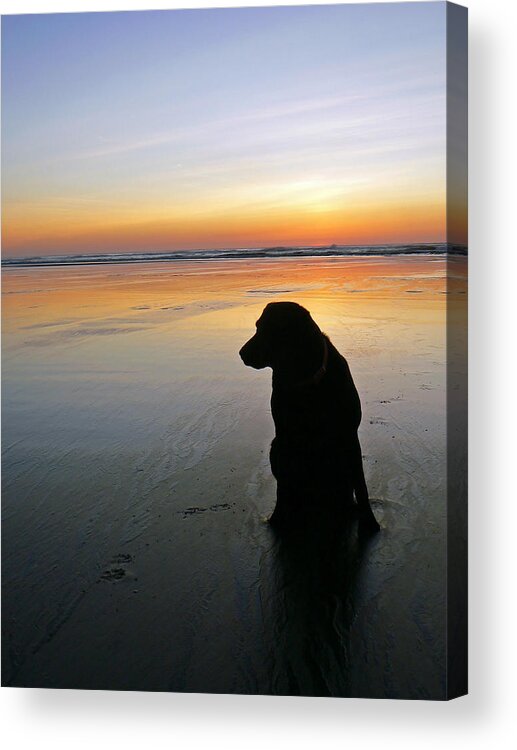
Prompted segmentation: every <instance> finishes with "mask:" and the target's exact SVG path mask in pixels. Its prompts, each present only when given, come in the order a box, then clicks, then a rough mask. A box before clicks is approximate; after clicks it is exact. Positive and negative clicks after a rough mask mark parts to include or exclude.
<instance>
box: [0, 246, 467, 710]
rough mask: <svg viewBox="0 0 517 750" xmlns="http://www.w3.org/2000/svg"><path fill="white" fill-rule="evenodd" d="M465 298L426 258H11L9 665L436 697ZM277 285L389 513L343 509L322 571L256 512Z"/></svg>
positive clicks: (69, 683)
mask: <svg viewBox="0 0 517 750" xmlns="http://www.w3.org/2000/svg"><path fill="white" fill-rule="evenodd" d="M449 262H450V263H452V265H453V266H454V267H457V270H458V278H461V277H462V274H463V273H464V268H465V265H466V259H465V258H462V257H457V258H453V259H452V260H451V261H449ZM448 293H449V294H448ZM463 293H464V290H463V289H462V288H461V284H459V285H458V286H457V287H454V285H452V286H448V284H447V280H446V260H445V257H444V256H437V255H425V254H424V255H419V256H411V255H400V256H396V257H391V256H389V255H388V256H380V257H361V256H357V257H350V258H343V257H325V258H312V257H304V258H281V259H274V258H260V259H242V258H239V259H225V260H220V261H219V260H215V259H211V260H200V261H195V260H185V261H180V260H178V261H169V262H162V263H153V262H145V263H139V264H123V263H117V264H116V265H115V264H113V265H110V264H105V265H95V266H89V265H81V266H79V265H77V266H68V267H59V266H56V267H48V268H45V267H43V268H9V269H7V270H4V271H3V358H2V360H3V393H2V396H3V398H2V417H3V453H2V456H3V459H2V463H3V472H2V474H3V524H2V528H3V543H2V547H3V620H4V630H3V651H2V653H3V684H4V685H11V686H26V687H55V688H85V689H105V690H115V689H117V690H154V691H186V692H214V693H245V694H273V695H321V696H335V697H337V696H354V697H378V698H411V699H419V698H427V699H443V698H444V696H445V677H446V675H445V673H446V669H445V663H446V606H445V605H446V601H445V597H446V499H447V498H446V489H447V481H446V480H447V477H446V429H447V427H446V356H447V352H446V328H445V319H446V306H447V300H448V297H450V295H451V294H453V295H454V294H458V295H460V294H463ZM276 300H293V301H296V302H298V303H300V304H302V305H304V306H305V307H307V308H308V309H309V310H310V312H311V314H312V316H313V318H314V319H315V321H316V322H317V323H318V325H319V326H320V328H321V329H322V330H323V331H324V332H325V333H327V334H328V335H329V337H330V339H331V341H332V342H333V343H334V344H335V346H336V347H337V348H338V349H339V351H340V352H341V353H342V354H343V355H344V356H345V357H346V358H347V360H348V363H349V365H350V368H351V371H352V375H353V377H354V380H355V383H356V386H357V388H358V391H359V394H360V397H361V401H362V407H363V420H362V424H361V428H360V439H361V444H362V450H363V455H364V464H365V473H366V480H367V483H368V486H369V490H370V495H371V497H372V507H373V509H374V512H375V514H376V517H377V518H378V520H379V521H380V523H381V527H382V530H381V532H380V533H379V534H377V535H375V536H373V537H371V538H370V539H367V540H364V539H361V538H360V537H359V536H358V534H357V528H356V526H354V525H353V524H352V525H351V527H350V529H349V530H348V531H347V533H346V534H344V535H343V540H342V543H341V544H340V547H339V550H336V552H335V556H334V557H333V559H332V561H331V563H329V562H328V560H327V562H326V563H325V565H326V566H327V567H326V568H325V567H324V566H323V565H322V564H321V560H320V559H319V557H318V555H317V554H315V551H314V550H313V549H312V550H311V545H310V540H306V543H305V545H304V547H303V548H300V546H293V545H291V546H290V545H289V544H288V543H286V542H285V540H282V539H281V538H279V537H278V535H276V534H275V533H274V532H273V530H272V529H271V528H270V526H269V525H268V523H267V522H266V520H265V519H266V518H267V517H268V516H269V515H270V513H271V512H272V510H273V508H274V504H275V481H274V479H273V477H272V475H271V471H270V467H269V459H268V450H269V444H270V442H271V440H272V438H273V435H274V427H273V421H272V418H271V414H270V406H269V399H270V392H271V371H270V370H263V371H255V370H251V369H249V368H246V367H245V366H244V365H243V363H242V362H241V360H240V359H239V356H238V351H239V349H240V347H241V346H242V344H243V343H244V342H245V341H246V340H247V339H248V338H249V337H250V336H251V335H252V334H253V332H254V326H255V321H256V320H257V318H258V317H259V315H260V313H261V311H262V309H263V308H264V306H265V305H266V304H267V303H268V302H270V301H276Z"/></svg>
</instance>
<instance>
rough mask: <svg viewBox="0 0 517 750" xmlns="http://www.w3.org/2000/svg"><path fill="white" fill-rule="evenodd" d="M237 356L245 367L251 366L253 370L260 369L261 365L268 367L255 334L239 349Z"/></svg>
mask: <svg viewBox="0 0 517 750" xmlns="http://www.w3.org/2000/svg"><path fill="white" fill-rule="evenodd" d="M239 356H240V358H241V359H242V361H243V362H244V364H245V365H246V367H253V368H254V369H255V370H261V369H262V368H263V367H268V365H269V362H268V360H267V356H266V354H265V352H264V351H263V347H262V346H261V342H260V341H259V340H258V339H257V334H255V336H253V337H252V338H251V339H250V340H249V341H246V343H245V344H244V346H243V347H242V348H241V350H240V351H239Z"/></svg>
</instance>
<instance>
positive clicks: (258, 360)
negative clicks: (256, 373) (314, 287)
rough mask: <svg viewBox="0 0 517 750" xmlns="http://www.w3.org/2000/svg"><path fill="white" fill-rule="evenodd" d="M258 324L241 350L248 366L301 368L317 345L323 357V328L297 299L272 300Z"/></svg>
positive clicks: (258, 367) (285, 369)
mask: <svg viewBox="0 0 517 750" xmlns="http://www.w3.org/2000/svg"><path fill="white" fill-rule="evenodd" d="M256 326H257V332H256V333H255V335H254V336H253V337H252V338H251V339H250V340H249V341H247V342H246V343H245V344H244V346H243V347H242V349H241V350H240V352H239V354H240V356H241V359H242V361H243V362H244V364H245V365H247V366H248V367H254V368H255V369H256V370H260V369H262V368H263V367H272V368H273V369H279V370H284V371H285V372H288V371H290V370H295V371H296V370H298V371H299V370H300V369H304V367H303V366H304V364H305V363H306V362H307V360H308V358H310V357H311V354H312V353H313V352H314V349H315V348H316V351H317V355H316V356H317V357H318V358H319V357H321V331H320V329H319V328H318V326H317V325H316V323H315V322H314V321H313V319H312V318H311V315H310V313H309V311H308V310H306V309H305V308H304V307H302V306H301V305H298V304H297V303H296V302H271V303H270V304H269V305H267V306H266V307H265V308H264V311H263V313H262V315H261V316H260V318H259V319H258V320H257V323H256ZM315 342H316V343H315Z"/></svg>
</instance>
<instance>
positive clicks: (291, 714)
mask: <svg viewBox="0 0 517 750" xmlns="http://www.w3.org/2000/svg"><path fill="white" fill-rule="evenodd" d="M241 4H242V3H239V2H233V1H232V0H223V2H214V1H213V0H212V1H211V0H204V2H196V1H195V0H183V2H178V0H167V1H165V2H163V1H162V2H161V1H160V0H152V1H151V2H142V0H140V2H135V1H133V2H132V1H131V0H106V2H99V0H61V1H58V0H41V1H40V2H26V1H25V0H1V2H0V9H1V12H2V13H3V14H5V13H13V12H14V13H21V12H62V11H68V12H70V11H81V10H90V11H91V10H122V9H124V10H129V9H158V8H175V7H184V8H185V7H217V6H226V7H229V6H239V5H241ZM248 4H250V5H270V4H273V3H269V2H260V0H255V1H254V2H250V3H248ZM282 4H284V5H287V4H289V5H291V4H293V5H294V4H297V3H296V2H289V0H284V2H283V3H282ZM298 4H300V3H298ZM468 5H469V9H470V19H469V26H470V81H471V86H470V138H469V140H470V300H471V305H470V430H469V432H470V467H471V470H470V488H471V489H470V518H471V522H470V592H471V597H470V600H471V604H470V656H471V659H470V695H469V696H468V697H466V698H462V699H459V700H457V701H454V702H452V703H425V702H405V701H374V700H350V699H349V700H342V699H308V698H271V697H246V696H217V695H182V694H153V693H107V692H83V691H53V690H20V689H10V688H4V689H3V690H2V691H1V694H0V711H1V716H0V720H1V725H2V736H3V739H4V740H7V742H8V744H7V745H6V746H7V747H9V748H13V750H18V748H22V750H23V749H24V748H31V750H32V748H37V749H38V750H47V748H49V750H59V749H60V748H67V750H68V748H70V747H75V748H82V747H88V748H90V747H92V746H93V747H95V748H99V749H101V748H124V750H132V748H138V749H139V750H141V748H142V747H144V748H147V747H149V748H151V747H153V748H154V747H157V746H158V745H163V744H165V743H166V744H167V745H168V746H170V745H171V744H172V743H174V744H176V746H177V747H178V748H181V750H184V749H187V748H191V747H194V748H198V747H199V748H224V750H231V748H241V746H242V745H243V744H244V746H245V747H247V748H250V750H253V748H260V749H261V750H269V748H271V749H272V750H273V749H276V748H278V747H282V748H283V747H284V746H285V747H296V748H297V749H298V748H299V749H300V750H301V749H302V748H311V750H312V749H313V748H315V747H323V748H328V747H330V748H333V747H338V745H337V744H336V743H340V746H341V745H343V746H344V743H346V746H347V747H349V748H355V747H360V748H361V750H365V748H370V747H371V748H374V747H375V748H377V747H382V749H383V750H390V748H396V749H397V750H405V748H408V749H409V748H410V750H414V748H415V747H416V748H418V750H426V749H427V748H432V749H433V750H436V747H437V745H438V744H440V745H441V746H443V747H444V749H445V750H448V748H453V747H454V748H455V750H462V749H463V748H468V750H477V748H480V749H481V748H484V747H485V746H486V745H489V746H493V747H499V748H507V747H511V746H514V745H513V744H512V742H514V741H515V722H514V721H513V714H514V713H515V709H514V693H515V669H516V666H517V665H516V663H515V645H514V644H515V642H516V637H517V632H516V629H517V622H516V617H515V615H516V605H515V595H516V585H515V578H516V576H515V573H514V567H515V560H514V547H516V546H517V545H516V544H515V542H514V535H515V533H516V532H515V529H516V523H515V521H516V520H517V519H516V505H517V500H516V499H515V495H516V492H515V480H514V479H513V471H514V468H515V466H516V463H517V462H516V457H515V447H516V445H517V441H516V439H515V425H516V424H517V420H516V416H517V415H516V409H515V402H516V395H515V388H516V383H515V381H516V375H515V372H516V370H515V368H516V366H517V364H516V363H515V357H513V358H512V356H511V354H510V352H512V350H513V352H514V351H515V341H516V331H515V325H514V320H515V315H512V313H513V312H514V310H515V302H514V301H515V298H516V297H517V293H516V290H515V283H516V278H517V275H516V268H517V264H516V260H515V258H516V254H517V241H515V239H514V238H515V234H516V230H515V216H516V213H517V212H516V209H515V196H516V188H515V173H516V163H515V146H514V141H515V133H516V132H517V123H516V117H515V114H516V105H515V73H514V71H515V69H516V68H517V66H516V60H515V54H514V49H515V46H516V45H515V28H516V24H515V16H516V10H515V7H516V5H517V4H515V3H514V2H513V0H490V1H488V0H470V1H469V2H468ZM512 360H513V361H512Z"/></svg>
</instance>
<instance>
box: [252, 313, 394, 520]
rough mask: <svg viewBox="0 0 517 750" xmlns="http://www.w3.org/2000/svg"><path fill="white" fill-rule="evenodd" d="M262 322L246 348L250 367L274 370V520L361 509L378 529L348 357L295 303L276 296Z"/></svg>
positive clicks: (340, 514) (363, 517) (333, 515)
mask: <svg viewBox="0 0 517 750" xmlns="http://www.w3.org/2000/svg"><path fill="white" fill-rule="evenodd" d="M256 326H257V332H256V333H255V335H254V336H253V337H252V338H251V339H250V340H249V341H248V342H247V343H246V344H244V346H243V347H242V349H241V350H240V352H239V354H240V356H241V358H242V361H243V362H244V364H245V365H247V366H249V367H254V368H255V369H262V368H264V367H271V368H272V370H273V393H272V397H271V412H272V415H273V420H274V423H275V438H274V440H273V442H272V444H271V451H270V461H271V470H272V472H273V475H274V477H275V479H276V480H277V503H276V507H275V510H274V512H273V515H272V516H271V518H270V522H271V523H273V524H277V525H279V526H284V527H285V526H291V525H293V524H295V523H298V522H299V520H300V518H305V520H306V521H308V523H310V524H312V523H314V522H318V521H319V520H320V519H321V518H322V517H326V518H327V519H331V521H332V519H335V520H336V521H337V520H338V518H343V517H344V516H346V515H348V514H349V513H350V511H351V509H352V508H354V509H356V510H357V512H358V514H359V518H360V520H361V522H362V525H363V527H364V528H366V529H368V530H371V531H377V530H378V529H379V524H378V523H377V521H376V519H375V516H374V515H373V512H372V509H371V507H370V501H369V498H368V489H367V486H366V481H365V478H364V471H363V461H362V455H361V446H360V444H359V438H358V435H357V430H358V427H359V424H360V422H361V402H360V400H359V395H358V393H357V390H356V387H355V385H354V381H353V380H352V375H351V373H350V369H349V367H348V363H347V361H346V359H345V358H344V357H343V356H342V355H341V354H340V353H339V352H338V351H337V349H336V348H335V347H334V346H333V344H332V343H331V342H330V340H329V338H328V336H326V335H325V334H324V333H322V332H321V331H320V329H319V328H318V326H317V325H316V323H315V322H314V320H313V319H312V318H311V315H310V313H309V311H308V310H306V309H305V308H304V307H302V306H301V305H298V304H296V303H295V302H272V303H270V304H269V305H267V306H266V307H265V309H264V311H263V313H262V315H261V316H260V318H259V320H258V321H257V324H256ZM354 495H355V500H356V504H354Z"/></svg>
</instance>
